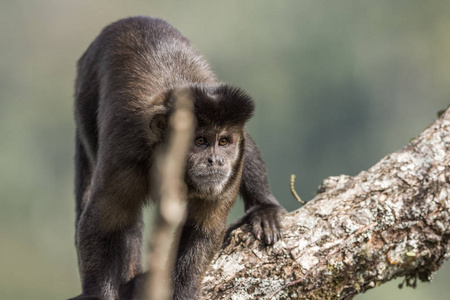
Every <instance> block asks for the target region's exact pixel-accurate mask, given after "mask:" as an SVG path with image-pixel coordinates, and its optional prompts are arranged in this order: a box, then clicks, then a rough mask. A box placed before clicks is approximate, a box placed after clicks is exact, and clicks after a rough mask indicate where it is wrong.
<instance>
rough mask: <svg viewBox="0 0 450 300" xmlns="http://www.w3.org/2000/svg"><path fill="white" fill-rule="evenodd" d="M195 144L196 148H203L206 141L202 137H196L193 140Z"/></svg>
mask: <svg viewBox="0 0 450 300" xmlns="http://www.w3.org/2000/svg"><path fill="white" fill-rule="evenodd" d="M195 144H196V145H197V146H204V145H205V144H206V140H205V139H204V138H202V137H198V138H196V139H195Z"/></svg>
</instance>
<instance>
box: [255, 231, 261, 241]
mask: <svg viewBox="0 0 450 300" xmlns="http://www.w3.org/2000/svg"><path fill="white" fill-rule="evenodd" d="M256 238H257V239H258V240H261V232H258V233H257V234H256Z"/></svg>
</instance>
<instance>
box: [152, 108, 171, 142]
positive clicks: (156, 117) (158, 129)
mask: <svg viewBox="0 0 450 300" xmlns="http://www.w3.org/2000/svg"><path fill="white" fill-rule="evenodd" d="M168 119H169V116H168V110H167V108H165V107H162V108H161V109H158V110H156V111H155V112H154V114H153V115H152V117H151V119H150V124H149V127H150V131H151V132H152V133H153V134H154V135H155V137H156V138H157V139H161V138H162V137H164V134H165V132H166V128H167V123H168Z"/></svg>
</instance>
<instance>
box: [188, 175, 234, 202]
mask: <svg viewBox="0 0 450 300" xmlns="http://www.w3.org/2000/svg"><path fill="white" fill-rule="evenodd" d="M230 173H231V172H230V171H229V170H208V169H201V170H195V171H194V172H189V177H190V182H191V183H192V185H193V186H194V188H195V189H196V192H197V193H199V194H202V195H205V196H213V195H218V194H220V193H221V192H222V190H223V188H224V187H225V185H226V183H227V181H228V178H229V177H230Z"/></svg>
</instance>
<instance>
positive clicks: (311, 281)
mask: <svg viewBox="0 0 450 300" xmlns="http://www.w3.org/2000/svg"><path fill="white" fill-rule="evenodd" d="M283 226H284V232H285V235H284V238H283V240H281V241H278V242H277V243H275V245H274V246H273V247H267V248H266V247H264V246H263V245H262V244H261V243H259V242H258V241H255V239H254V238H253V237H252V235H251V234H250V233H249V231H248V228H246V227H243V228H241V229H238V230H236V231H234V232H233V234H232V236H231V238H230V241H229V244H228V246H226V247H225V248H224V249H223V250H222V251H221V252H220V253H219V254H218V255H217V257H216V259H215V260H214V262H213V264H212V265H211V266H210V268H209V271H208V273H207V275H206V277H205V279H204V292H203V293H204V296H205V299H242V300H244V299H351V298H352V297H353V296H354V295H356V294H358V293H360V292H364V291H365V290H367V289H370V288H373V287H376V286H378V285H380V284H381V283H383V282H386V281H389V280H391V279H393V278H395V277H398V276H405V278H406V284H407V285H415V283H416V280H417V278H418V279H420V280H423V281H429V280H431V279H432V278H433V275H434V273H435V272H436V271H437V270H438V268H439V267H440V266H441V265H442V263H443V262H444V260H445V259H446V258H448V257H449V256H450V109H448V110H447V111H446V112H445V113H444V114H443V115H442V116H441V117H440V118H439V119H438V120H437V121H436V122H435V123H433V124H432V125H431V126H429V127H428V128H427V129H426V130H425V131H424V132H423V133H422V134H421V135H420V136H419V137H417V138H416V139H414V140H413V141H411V143H410V144H409V145H408V146H406V147H405V148H404V149H401V150H399V151H397V152H395V153H392V154H390V155H387V156H386V157H384V158H383V159H382V160H381V161H380V162H378V163H377V164H376V165H375V166H373V167H372V168H370V169H369V170H367V171H363V172H361V173H360V174H358V175H357V176H354V177H350V176H347V175H341V176H337V177H329V178H327V179H325V180H324V182H323V184H322V185H321V186H320V187H319V190H318V194H317V196H316V197H315V198H314V199H313V200H311V201H309V202H308V203H307V204H306V205H305V206H304V207H302V208H300V209H298V210H296V211H293V212H291V213H289V214H287V215H286V217H285V218H284V221H283Z"/></svg>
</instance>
